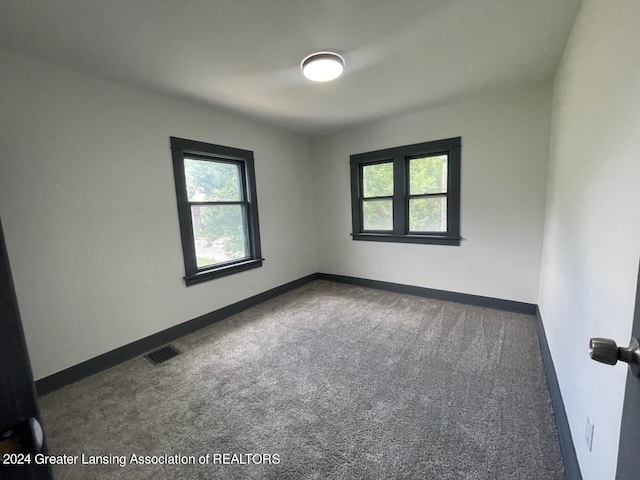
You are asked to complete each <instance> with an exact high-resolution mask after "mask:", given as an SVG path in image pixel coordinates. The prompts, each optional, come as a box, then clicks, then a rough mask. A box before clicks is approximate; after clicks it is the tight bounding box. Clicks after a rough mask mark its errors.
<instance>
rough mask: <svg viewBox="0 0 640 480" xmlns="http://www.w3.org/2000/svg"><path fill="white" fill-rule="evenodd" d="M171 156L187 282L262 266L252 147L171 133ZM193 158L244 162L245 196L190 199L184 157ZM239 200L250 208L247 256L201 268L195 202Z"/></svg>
mask: <svg viewBox="0 0 640 480" xmlns="http://www.w3.org/2000/svg"><path fill="white" fill-rule="evenodd" d="M170 142H171V156H172V159H173V174H174V179H175V187H176V198H177V201H178V220H179V223H180V237H181V240H182V253H183V257H184V268H185V276H184V280H185V283H186V284H187V286H189V285H195V284H197V283H202V282H205V281H207V280H212V279H214V278H220V277H224V276H226V275H231V274H234V273H238V272H243V271H246V270H250V269H252V268H258V267H261V266H262V261H263V260H264V259H263V258H262V250H261V245H260V226H259V222H258V195H257V192H256V177H255V167H254V157H253V152H252V151H251V150H243V149H240V148H233V147H225V146H223V145H215V144H212V143H204V142H196V141H193V140H187V139H184V138H177V137H170ZM185 158H190V159H194V160H202V161H207V160H210V161H219V162H228V163H234V164H238V165H240V166H241V168H240V174H241V180H242V183H243V188H242V190H243V196H242V197H243V198H242V200H241V201H237V202H189V199H188V195H187V184H186V179H185V174H184V160H185ZM221 203H223V204H224V203H229V204H234V205H235V204H239V205H243V206H244V207H245V208H246V209H247V217H246V219H247V225H246V228H247V244H248V245H247V246H248V250H249V255H248V256H247V257H245V258H242V259H238V260H233V261H230V262H227V263H224V264H218V265H215V266H208V267H203V268H198V265H197V259H196V252H195V245H194V239H193V227H192V219H191V205H192V204H216V205H218V204H221Z"/></svg>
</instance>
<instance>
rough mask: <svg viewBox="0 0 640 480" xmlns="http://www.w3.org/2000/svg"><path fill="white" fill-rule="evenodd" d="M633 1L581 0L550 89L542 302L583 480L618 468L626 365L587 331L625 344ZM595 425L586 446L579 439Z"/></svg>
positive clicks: (639, 149) (636, 56) (631, 282)
mask: <svg viewBox="0 0 640 480" xmlns="http://www.w3.org/2000/svg"><path fill="white" fill-rule="evenodd" d="M639 25H640V2H638V1H637V0H619V1H616V2H601V1H599V0H585V1H584V2H583V4H582V7H581V10H580V13H579V15H578V18H577V20H576V24H575V25H574V29H573V32H572V34H571V37H570V40H569V43H568V45H567V49H566V50H565V53H564V57H563V59H562V63H561V66H560V69H559V71H558V75H557V77H556V82H555V89H554V98H553V119H552V137H551V148H550V168H549V181H548V206H547V215H546V225H545V236H544V253H543V260H542V273H541V288H540V311H541V314H542V318H543V321H544V325H545V330H546V333H547V337H548V340H549V346H550V350H551V354H552V356H553V360H554V363H555V368H556V371H557V374H558V380H559V382H560V388H561V391H562V396H563V399H564V404H565V407H566V410H567V415H568V417H569V423H570V426H571V431H572V436H573V439H574V443H575V447H576V452H577V455H578V460H579V462H580V466H581V470H582V474H583V477H584V479H585V480H592V479H593V480H596V479H597V480H607V479H613V478H614V476H615V469H616V459H617V448H618V438H619V433H620V419H621V414H622V403H623V396H624V384H625V377H626V373H627V369H626V368H625V367H624V366H622V365H618V366H616V367H610V366H606V365H601V364H598V363H595V362H593V361H592V360H590V359H589V355H588V350H587V347H588V341H589V338H590V337H611V338H614V339H616V340H617V341H618V342H619V343H621V344H624V345H627V344H628V343H627V342H628V341H629V336H630V334H631V325H632V320H633V310H634V301H635V288H636V276H637V273H638V257H639V255H640V242H639V241H638V240H639V239H640V215H639V214H638V207H639V205H640V188H639V186H638V181H639V180H640V134H639V132H640V94H639V91H640V90H639V88H640V28H639V27H638V26H639ZM587 415H589V416H590V417H591V418H592V420H593V421H594V423H595V431H594V432H595V433H594V441H593V451H592V452H589V451H588V449H587V447H586V443H585V441H584V438H583V434H584V429H585V425H586V417H587Z"/></svg>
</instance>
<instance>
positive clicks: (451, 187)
mask: <svg viewBox="0 0 640 480" xmlns="http://www.w3.org/2000/svg"><path fill="white" fill-rule="evenodd" d="M461 146H462V137H454V138H447V139H444V140H435V141H432V142H424V143H416V144H413V145H406V146H401V147H393V148H386V149H383V150H376V151H373V152H365V153H359V154H356V155H351V157H350V165H351V215H352V229H353V230H352V234H351V236H352V238H353V240H364V241H373V242H399V243H422V244H435V245H460V240H461V237H460V173H461V172H460V170H461V169H460V161H461ZM438 154H446V155H447V156H448V162H447V192H446V194H444V195H446V198H447V231H446V232H413V231H409V199H410V198H419V197H423V196H424V197H426V196H442V195H443V194H442V193H438V194H428V195H409V176H408V174H407V172H408V165H409V161H410V160H412V159H414V158H422V157H424V156H435V155H438ZM387 162H392V163H393V182H394V190H393V192H394V193H393V196H391V197H385V198H392V199H393V230H390V231H387V230H385V231H380V230H376V231H372V230H364V228H363V218H362V202H363V198H364V197H363V195H362V191H363V185H362V182H363V174H362V171H363V170H362V169H363V167H364V166H365V165H375V164H380V163H387Z"/></svg>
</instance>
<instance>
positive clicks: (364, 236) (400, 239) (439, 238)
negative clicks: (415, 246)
mask: <svg viewBox="0 0 640 480" xmlns="http://www.w3.org/2000/svg"><path fill="white" fill-rule="evenodd" d="M351 237H352V238H353V239H354V240H364V241H367V242H396V243H422V244H432V245H453V246H459V245H460V240H461V239H460V237H447V236H444V235H394V234H392V233H352V234H351Z"/></svg>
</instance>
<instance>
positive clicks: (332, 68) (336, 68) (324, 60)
mask: <svg viewBox="0 0 640 480" xmlns="http://www.w3.org/2000/svg"><path fill="white" fill-rule="evenodd" d="M301 66H302V73H303V75H304V76H305V77H307V78H308V79H309V80H311V81H314V82H328V81H330V80H335V79H336V78H338V77H339V76H340V75H342V72H343V71H344V58H342V57H341V56H340V55H338V54H337V53H333V52H317V53H314V54H312V55H309V56H308V57H307V58H305V59H304V60H303V61H302V65H301Z"/></svg>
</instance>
